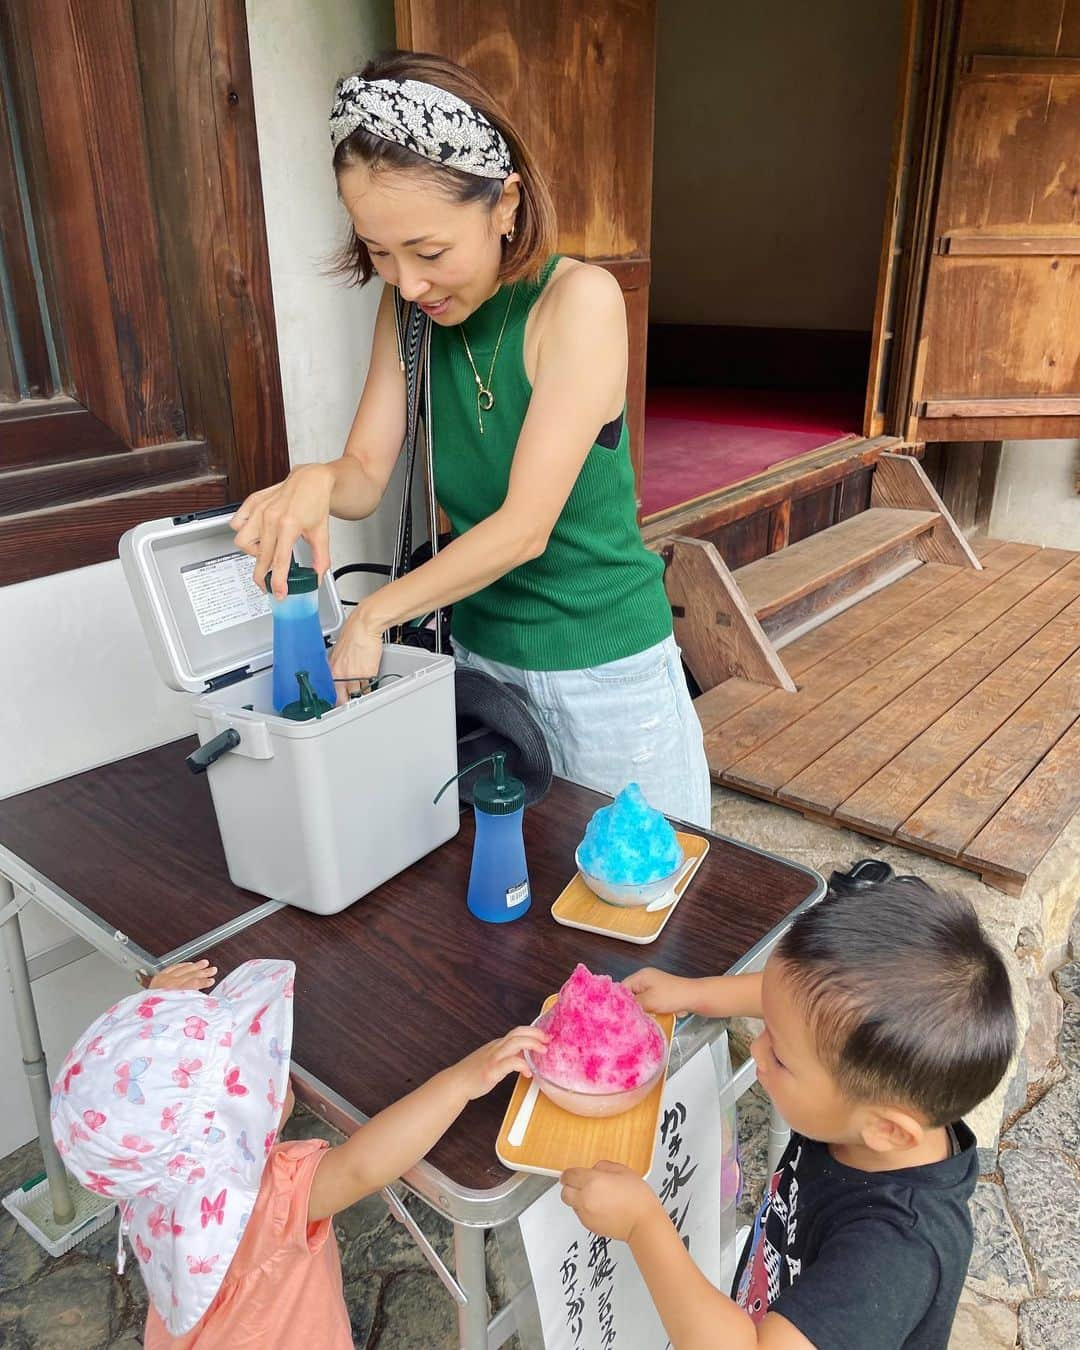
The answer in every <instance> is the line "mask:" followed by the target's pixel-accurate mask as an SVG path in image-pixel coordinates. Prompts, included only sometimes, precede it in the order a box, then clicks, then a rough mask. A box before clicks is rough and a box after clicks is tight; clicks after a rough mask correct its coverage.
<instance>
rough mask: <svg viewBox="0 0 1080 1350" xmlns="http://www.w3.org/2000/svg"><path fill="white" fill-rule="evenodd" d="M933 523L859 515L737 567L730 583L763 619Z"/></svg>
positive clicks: (921, 517)
mask: <svg viewBox="0 0 1080 1350" xmlns="http://www.w3.org/2000/svg"><path fill="white" fill-rule="evenodd" d="M912 462H913V461H912ZM938 519H939V516H938V514H937V512H936V511H903V510H900V511H894V510H887V509H881V508H874V509H872V510H869V511H864V512H862V514H861V515H858V516H853V517H852V518H851V519H850V520H845V521H841V522H840V523H839V524H838V525H834V526H833V527H832V528H831V529H828V530H825V531H823V532H821V533H819V534H815V535H812V536H811V537H810V538H808V539H803V540H801V541H800V542H798V543H792V544H789V545H788V547H787V548H785V549H783V550H782V551H781V552H780V553H772V554H770V555H769V556H768V557H766V558H761V559H759V560H758V561H757V562H753V563H750V564H749V565H748V566H746V567H740V568H739V569H738V571H736V573H735V580H736V582H737V583H738V586H739V589H740V591H742V593H743V595H744V596H745V597H746V601H747V604H748V605H749V606H750V609H751V610H752V611H753V612H754V613H755V614H756V615H757V616H758V618H759V619H764V618H767V617H768V616H769V615H771V614H775V613H776V612H777V611H778V610H780V609H783V608H785V607H786V606H787V605H790V604H792V603H793V602H794V601H796V600H799V599H801V598H802V597H803V596H804V595H808V594H809V593H810V592H811V591H815V590H818V589H819V588H821V587H823V586H826V585H828V583H829V582H831V581H834V580H836V579H837V578H838V577H840V576H842V575H844V574H845V573H847V572H850V571H852V570H854V569H855V568H858V567H860V566H862V565H863V564H864V563H868V562H870V561H871V560H872V559H874V558H877V557H879V556H880V555H882V554H886V553H888V552H889V551H890V550H892V549H894V548H895V547H896V546H897V545H898V544H902V543H904V542H905V541H906V540H910V539H914V538H915V537H916V536H917V535H920V534H925V533H926V532H928V531H929V530H931V529H932V528H933V527H934V525H935V524H936V523H937V521H938ZM938 561H941V560H940V559H938Z"/></svg>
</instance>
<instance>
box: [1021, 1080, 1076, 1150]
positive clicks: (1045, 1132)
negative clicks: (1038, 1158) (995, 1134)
mask: <svg viewBox="0 0 1080 1350" xmlns="http://www.w3.org/2000/svg"><path fill="white" fill-rule="evenodd" d="M1005 1138H1006V1139H1007V1140H1008V1141H1009V1143H1012V1144H1015V1145H1016V1146H1017V1148H1025V1147H1028V1146H1030V1145H1034V1146H1036V1147H1038V1148H1053V1149H1063V1150H1064V1151H1065V1152H1066V1153H1071V1154H1072V1155H1073V1156H1075V1155H1076V1154H1077V1153H1078V1152H1080V1093H1078V1092H1077V1084H1076V1081H1075V1079H1074V1080H1072V1081H1070V1080H1068V1079H1066V1080H1065V1081H1063V1082H1060V1083H1058V1084H1057V1086H1056V1087H1052V1088H1051V1089H1050V1091H1049V1092H1048V1093H1047V1094H1046V1096H1045V1097H1043V1098H1042V1099H1041V1100H1040V1101H1038V1102H1036V1103H1035V1105H1034V1106H1033V1107H1032V1108H1031V1110H1030V1111H1027V1112H1026V1113H1025V1114H1024V1115H1022V1116H1020V1117H1019V1119H1018V1120H1017V1121H1016V1122H1015V1124H1013V1125H1012V1126H1010V1128H1009V1129H1008V1131H1007V1132H1006V1135H1005Z"/></svg>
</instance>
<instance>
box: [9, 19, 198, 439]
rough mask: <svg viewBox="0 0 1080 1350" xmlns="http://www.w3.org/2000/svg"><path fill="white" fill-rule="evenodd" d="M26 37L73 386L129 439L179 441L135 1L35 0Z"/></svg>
mask: <svg viewBox="0 0 1080 1350" xmlns="http://www.w3.org/2000/svg"><path fill="white" fill-rule="evenodd" d="M24 2H25V0H24ZM29 32H30V37H31V44H32V50H33V58H34V72H35V78H36V81H37V86H38V90H39V93H40V98H41V102H42V105H43V106H44V107H46V108H47V109H49V119H48V134H47V136H46V138H45V144H46V152H47V155H48V161H49V200H50V203H51V212H52V215H53V222H54V232H55V241H56V244H57V245H58V247H59V249H60V255H61V256H60V261H59V265H58V268H57V273H58V278H57V279H58V281H59V283H60V287H61V300H62V307H63V313H64V322H65V327H66V329H67V332H68V337H69V355H70V360H71V371H72V377H73V380H74V384H75V389H76V391H77V393H78V396H79V399H80V401H81V402H83V403H85V404H86V406H87V407H88V408H89V409H90V411H91V412H93V413H94V415H95V416H96V417H98V418H100V419H101V421H103V422H105V423H107V424H108V425H109V426H110V427H112V428H113V430H114V431H115V432H117V434H118V435H121V436H123V438H124V439H125V440H126V441H127V442H128V443H129V444H130V445H135V446H144V445H155V444H160V443H163V442H166V441H174V440H176V439H177V438H178V437H179V436H182V435H183V434H184V421H183V412H182V409H181V404H180V389H179V384H178V381H177V374H176V365H175V360H174V356H173V348H172V338H171V333H170V328H169V318H168V312H167V309H166V301H165V293H164V284H163V278H162V272H161V263H160V257H159V248H158V236H157V222H156V219H155V216H154V210H153V205H152V201H151V193H150V184H149V180H148V176H147V158H146V147H145V142H144V137H143V123H142V108H141V93H140V88H139V83H138V67H137V64H136V60H135V50H134V37H133V32H132V18H131V6H130V3H129V0H34V8H33V22H32V23H31V24H30V25H29ZM62 113H63V114H64V115H61V114H62Z"/></svg>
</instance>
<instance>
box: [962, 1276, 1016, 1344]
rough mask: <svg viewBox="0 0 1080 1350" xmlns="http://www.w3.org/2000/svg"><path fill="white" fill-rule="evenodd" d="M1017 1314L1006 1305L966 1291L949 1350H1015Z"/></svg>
mask: <svg viewBox="0 0 1080 1350" xmlns="http://www.w3.org/2000/svg"><path fill="white" fill-rule="evenodd" d="M1015 1346H1016V1313H1014V1312H1013V1310H1012V1309H1011V1308H1010V1307H1009V1306H1008V1304H1005V1303H995V1302H994V1301H993V1300H992V1299H986V1298H980V1297H979V1296H978V1295H977V1294H973V1293H971V1292H969V1291H968V1290H967V1289H965V1290H964V1292H963V1293H962V1294H961V1296H960V1305H959V1307H958V1308H957V1309H956V1318H955V1320H954V1321H953V1328H952V1335H951V1336H950V1337H949V1350H1014V1347H1015Z"/></svg>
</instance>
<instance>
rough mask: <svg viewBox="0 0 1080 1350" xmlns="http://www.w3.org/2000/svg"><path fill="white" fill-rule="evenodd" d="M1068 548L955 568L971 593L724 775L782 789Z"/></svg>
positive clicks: (1054, 566) (1049, 569)
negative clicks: (989, 565)
mask: <svg viewBox="0 0 1080 1350" xmlns="http://www.w3.org/2000/svg"><path fill="white" fill-rule="evenodd" d="M1071 556H1072V555H1070V554H1067V553H1063V552H1060V551H1058V550H1053V549H1043V550H1041V551H1040V552H1039V553H1037V554H1035V555H1033V556H1032V557H1031V558H1029V559H1028V560H1027V561H1026V562H1023V563H1021V564H1020V565H1019V567H1016V568H1014V569H1013V570H1012V571H1011V572H1008V573H1006V574H1005V575H1004V576H1000V575H998V574H994V573H987V574H983V573H980V572H975V571H967V570H965V571H964V572H963V573H961V574H960V575H962V576H964V577H965V579H969V581H970V584H972V585H973V586H974V587H976V590H975V592H974V594H973V595H972V598H971V599H969V600H967V601H966V603H964V604H962V605H960V607H959V608H956V609H954V610H952V612H950V613H949V614H948V615H947V616H946V617H944V618H942V619H941V620H939V622H938V623H936V624H934V625H933V626H932V627H930V628H926V629H925V631H924V632H922V633H920V634H919V636H918V637H915V638H914V639H913V640H912V641H909V642H908V643H907V644H906V645H905V646H904V647H903V648H902V649H901V650H899V651H898V652H897V653H896V654H895V655H894V656H893V657H892V658H891V659H890V660H888V661H884V662H879V663H877V664H875V665H873V666H872V668H871V669H869V670H868V671H867V673H866V674H865V675H862V676H861V677H859V678H858V679H856V680H853V681H851V682H849V683H847V684H846V685H845V686H844V687H843V688H842V689H840V690H839V691H838V692H836V693H834V694H833V695H832V697H830V698H828V699H826V700H825V701H824V702H822V703H820V704H819V705H817V706H816V707H814V708H812V709H811V710H810V711H809V712H808V713H807V714H806V716H804V717H802V718H801V719H800V720H799V721H798V722H796V723H795V724H794V725H793V726H792V727H791V728H790V729H789V730H788V731H787V732H786V733H785V735H784V736H783V737H777V738H776V739H775V740H774V741H771V742H769V743H767V744H765V745H763V746H761V748H760V749H758V750H755V751H753V752H752V753H751V754H749V755H747V756H746V757H745V758H744V759H741V760H740V761H739V763H738V764H737V765H736V766H735V767H734V769H732V770H730V771H729V775H728V776H729V777H730V779H731V780H732V781H733V782H735V783H745V784H748V785H750V786H752V787H754V788H756V789H758V790H762V791H769V792H777V791H778V790H779V789H782V788H783V786H784V784H786V783H790V782H791V780H792V779H794V778H795V777H796V776H797V775H798V774H800V773H801V772H802V771H803V770H804V769H806V768H807V766H808V765H810V764H813V763H814V761H815V760H817V759H820V758H821V756H822V755H824V754H825V753H826V751H828V750H829V749H831V747H832V746H834V745H836V744H837V742H838V741H841V740H843V739H844V737H845V736H847V735H848V734H849V733H850V732H852V731H854V730H855V728H856V727H858V726H860V725H861V724H862V723H863V722H865V721H866V719H867V718H868V717H870V716H872V715H873V714H874V713H875V712H877V711H878V710H879V709H880V708H883V707H885V706H886V705H887V704H888V703H889V702H890V701H891V700H892V699H893V698H895V697H896V696H897V694H898V693H900V692H902V691H903V690H904V689H906V688H907V687H908V685H910V684H914V683H915V681H916V680H918V679H920V678H921V677H922V676H923V675H924V674H925V673H926V671H927V670H929V669H931V668H932V667H933V666H935V665H938V664H939V663H940V662H941V661H944V660H945V659H946V658H947V657H949V656H951V655H952V653H953V652H955V651H957V650H958V649H959V648H960V647H962V646H963V645H964V643H965V642H970V641H971V639H972V638H973V637H974V636H975V635H976V634H977V633H980V632H982V630H983V629H984V628H988V627H989V626H990V624H992V623H993V622H994V621H995V620H997V619H999V618H1000V617H1001V615H1002V614H1004V613H1006V612H1007V611H1008V610H1010V609H1011V608H1012V607H1013V606H1014V605H1016V604H1018V603H1019V602H1020V601H1021V600H1023V598H1024V597H1025V596H1026V595H1028V594H1029V593H1030V592H1031V591H1034V590H1035V589H1036V588H1037V587H1038V586H1039V585H1041V584H1042V583H1043V582H1044V581H1045V580H1046V579H1047V578H1048V577H1051V576H1053V575H1054V573H1055V572H1057V571H1059V570H1060V569H1061V568H1062V567H1063V566H1065V565H1066V564H1067V563H1068V562H1069V561H1070V558H1071ZM980 583H983V584H982V585H980ZM866 645H867V647H868V648H870V649H872V648H873V646H874V640H873V639H868V640H867V644H866Z"/></svg>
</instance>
